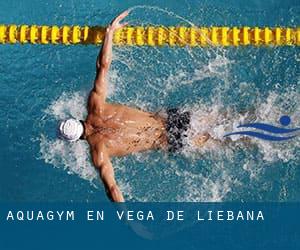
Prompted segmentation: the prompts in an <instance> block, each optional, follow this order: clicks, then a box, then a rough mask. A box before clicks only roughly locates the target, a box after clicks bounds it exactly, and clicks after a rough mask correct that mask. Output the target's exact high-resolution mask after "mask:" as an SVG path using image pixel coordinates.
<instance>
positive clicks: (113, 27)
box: [107, 10, 129, 32]
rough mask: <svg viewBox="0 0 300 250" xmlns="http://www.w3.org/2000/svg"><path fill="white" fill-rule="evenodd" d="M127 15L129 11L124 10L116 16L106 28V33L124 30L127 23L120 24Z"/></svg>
mask: <svg viewBox="0 0 300 250" xmlns="http://www.w3.org/2000/svg"><path fill="white" fill-rule="evenodd" d="M128 14H129V11H128V10H126V11H124V12H123V13H121V14H120V15H119V16H117V17H116V18H115V19H114V20H113V21H112V22H111V23H110V25H109V26H108V27H107V32H115V31H116V30H118V29H122V28H124V27H125V26H126V25H128V22H125V23H120V22H121V21H122V20H123V19H124V18H125V17H127V16H128Z"/></svg>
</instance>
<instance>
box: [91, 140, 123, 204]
mask: <svg viewBox="0 0 300 250" xmlns="http://www.w3.org/2000/svg"><path fill="white" fill-rule="evenodd" d="M92 159H93V162H94V165H95V167H96V168H97V169H98V170H99V174H100V178H101V180H102V182H103V184H104V186H105V190H106V193H107V196H108V197H109V199H110V200H111V201H113V202H124V198H123V195H122V192H121V191H120V189H119V187H118V185H117V182H116V180H115V174H114V169H113V166H112V164H111V161H110V158H109V155H108V152H107V149H106V147H105V145H104V144H103V143H102V144H100V145H97V146H96V148H94V150H93V152H92Z"/></svg>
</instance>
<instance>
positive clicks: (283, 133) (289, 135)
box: [224, 115, 300, 141]
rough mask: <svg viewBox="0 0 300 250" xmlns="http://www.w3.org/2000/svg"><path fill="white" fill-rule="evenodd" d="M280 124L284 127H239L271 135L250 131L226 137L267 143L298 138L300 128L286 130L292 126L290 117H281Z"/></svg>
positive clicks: (248, 124)
mask: <svg viewBox="0 0 300 250" xmlns="http://www.w3.org/2000/svg"><path fill="white" fill-rule="evenodd" d="M279 122H280V124H281V125H282V126H283V127H276V126H273V125H270V124H266V123H247V124H243V125H240V126H238V127H237V128H252V129H256V130H261V131H262V132H267V133H269V134H267V133H262V132H259V131H251V130H249V131H238V132H232V133H229V134H226V135H224V137H228V136H232V135H246V136H250V137H255V138H258V139H262V140H267V141H286V140H290V139H293V138H295V137H296V136H298V135H297V133H296V132H298V131H300V128H290V129H289V128H284V127H287V126H289V125H290V124H291V118H290V117H289V116H285V115H284V116H281V117H280V119H279ZM270 133H271V134H270ZM272 134H273V135H272Z"/></svg>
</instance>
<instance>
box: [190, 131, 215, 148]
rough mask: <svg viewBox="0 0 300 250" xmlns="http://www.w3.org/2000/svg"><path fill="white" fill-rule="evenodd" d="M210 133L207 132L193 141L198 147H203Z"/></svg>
mask: <svg viewBox="0 0 300 250" xmlns="http://www.w3.org/2000/svg"><path fill="white" fill-rule="evenodd" d="M210 138H211V137H210V135H209V133H205V134H202V135H199V136H197V137H196V138H195V139H194V140H193V143H194V145H195V146H196V147H203V145H204V144H205V143H206V142H207V141H208V140H209V139H210Z"/></svg>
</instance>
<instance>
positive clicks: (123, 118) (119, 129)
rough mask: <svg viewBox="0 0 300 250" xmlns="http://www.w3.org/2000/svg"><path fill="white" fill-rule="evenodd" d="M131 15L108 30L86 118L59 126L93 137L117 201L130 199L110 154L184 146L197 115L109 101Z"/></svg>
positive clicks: (200, 139)
mask: <svg viewBox="0 0 300 250" xmlns="http://www.w3.org/2000/svg"><path fill="white" fill-rule="evenodd" d="M128 14H129V12H128V11H125V12H123V13H122V14H120V15H119V16H118V17H116V18H115V19H114V20H113V21H112V22H111V24H110V25H109V26H108V27H107V29H106V33H105V39H104V42H103V46H102V48H101V51H100V53H99V55H98V57H97V61H96V77H95V81H94V87H93V89H92V90H91V92H90V94H89V98H88V106H87V109H88V115H87V117H86V119H85V120H84V121H80V120H77V119H73V118H71V119H68V120H64V121H61V122H60V124H59V128H58V131H59V137H60V138H62V139H64V140H66V141H70V142H75V141H77V140H79V139H82V140H86V141H87V142H88V144H89V145H90V152H91V156H92V161H93V164H94V166H95V168H96V169H97V170H98V171H99V174H100V178H101V180H102V182H103V184H104V186H105V189H106V192H107V195H108V197H109V198H110V199H111V200H112V201H114V202H124V198H123V195H122V193H121V191H120V189H119V187H118V185H117V183H116V180H115V177H114V169H113V166H112V164H111V160H110V159H111V158H112V157H120V156H125V155H128V154H131V153H135V152H141V151H146V150H155V149H156V150H168V151H170V152H177V151H180V149H182V147H183V139H184V138H183V137H184V136H185V135H184V134H185V132H186V131H187V130H188V129H189V125H190V119H191V115H190V113H189V112H181V111H180V110H179V109H169V110H168V111H167V116H166V117H162V116H159V115H157V114H154V113H149V112H146V111H143V110H139V109H135V108H131V107H128V106H125V105H120V104H116V103H109V102H107V101H106V96H107V85H108V82H107V76H108V73H109V68H110V65H111V62H112V44H113V36H114V32H115V31H116V30H118V29H121V28H123V27H125V26H126V25H127V24H128V23H121V21H122V20H123V19H124V18H125V17H126V16H127V15H128ZM209 139H210V136H209V134H208V133H204V134H200V135H197V136H195V138H194V140H193V141H194V143H195V146H198V147H201V146H203V145H204V144H205V142H206V141H208V140H209Z"/></svg>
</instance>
